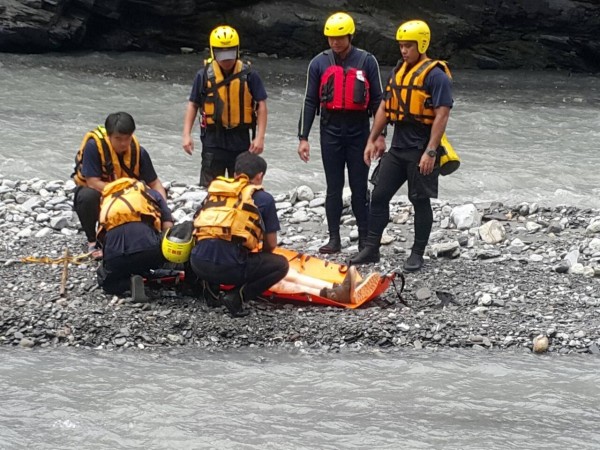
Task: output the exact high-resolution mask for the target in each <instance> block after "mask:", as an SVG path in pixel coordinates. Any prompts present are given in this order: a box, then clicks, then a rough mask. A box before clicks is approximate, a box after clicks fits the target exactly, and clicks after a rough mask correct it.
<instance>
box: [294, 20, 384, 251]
mask: <svg viewBox="0 0 600 450" xmlns="http://www.w3.org/2000/svg"><path fill="white" fill-rule="evenodd" d="M354 32H355V26H354V20H352V17H350V16H349V15H348V14H346V13H343V12H338V13H335V14H333V15H332V16H330V17H329V18H328V19H327V22H326V23H325V28H324V34H325V36H326V37H327V41H328V43H329V47H330V48H329V50H326V51H324V52H321V53H319V54H318V55H317V56H315V57H314V58H313V59H312V61H311V62H310V64H309V66H308V74H307V80H306V93H305V96H304V105H303V107H302V112H301V114H300V121H299V126H298V138H299V139H300V143H299V144H298V155H299V156H300V159H302V161H304V162H308V161H309V159H310V145H309V143H308V135H309V133H310V129H311V127H312V124H313V121H314V119H315V115H317V114H319V113H320V115H321V124H320V125H321V126H320V131H321V157H322V159H323V168H324V170H325V180H326V182H327V197H326V200H325V211H326V215H327V227H328V231H329V241H328V242H327V243H326V244H325V245H323V246H322V247H321V248H320V249H319V252H320V253H337V252H339V251H340V250H341V248H342V245H341V238H340V219H341V216H342V210H343V203H342V191H343V189H344V183H345V174H344V172H345V168H346V167H348V180H349V184H350V189H351V190H352V211H353V212H354V216H355V217H356V223H357V225H358V233H359V241H358V247H359V249H361V250H362V248H363V246H364V245H365V242H366V237H367V229H368V226H367V220H368V215H369V194H368V189H367V185H368V176H369V166H367V165H366V164H365V162H364V160H363V150H364V148H365V144H366V142H367V138H368V136H369V117H370V116H371V115H372V114H373V113H374V112H375V111H376V110H377V108H378V106H379V103H380V102H381V98H382V88H381V78H380V74H379V64H378V63H377V60H376V59H375V57H374V56H373V55H371V54H370V53H367V52H366V51H364V50H361V49H359V48H356V47H354V46H353V45H352V38H353V36H354ZM377 145H378V148H381V149H382V151H383V149H385V138H384V137H383V136H381V137H380V138H379V140H378V141H377Z"/></svg>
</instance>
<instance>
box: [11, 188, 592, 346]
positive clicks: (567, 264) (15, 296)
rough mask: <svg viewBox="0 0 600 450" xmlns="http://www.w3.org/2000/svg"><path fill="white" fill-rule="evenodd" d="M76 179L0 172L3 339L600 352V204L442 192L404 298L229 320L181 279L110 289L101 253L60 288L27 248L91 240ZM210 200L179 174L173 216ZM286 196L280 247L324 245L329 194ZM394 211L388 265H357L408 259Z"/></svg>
mask: <svg viewBox="0 0 600 450" xmlns="http://www.w3.org/2000/svg"><path fill="white" fill-rule="evenodd" d="M73 189H74V185H73V183H72V182H71V181H67V182H63V181H45V180H38V179H33V180H19V181H15V180H7V179H5V180H0V267H1V270H2V275H3V277H2V279H3V283H2V285H1V286H0V298H1V300H0V345H3V346H22V347H38V346H40V347H56V346H79V347H90V348H101V349H115V350H117V349H118V350H120V349H126V348H137V349H152V348H158V347H160V348H162V347H180V346H192V347H194V348H205V349H209V350H216V349H230V348H239V347H263V348H268V347H279V348H290V349H300V350H306V351H314V352H331V351H342V350H350V351H359V350H363V349H370V350H372V349H382V350H386V351H392V350H394V349H401V348H412V349H424V350H425V351H427V350H435V349H440V348H444V347H454V348H458V347H470V348H472V349H474V350H486V349H489V350H505V349H508V350H517V351H527V352H530V351H532V348H533V340H534V339H535V338H536V337H538V336H540V335H543V336H546V337H547V338H548V341H549V347H548V351H549V352H555V353H560V354H563V353H572V352H577V353H591V354H599V353H600V211H598V210H591V209H588V210H586V209H577V208H572V207H564V206H559V207H552V208H545V207H540V206H538V205H536V204H532V203H529V204H528V203H522V204H520V205H513V206H506V205H502V204H501V203H490V204H485V205H484V204H478V205H472V204H463V205H452V204H447V203H445V202H436V203H435V205H434V214H435V223H434V231H433V233H432V238H431V241H430V246H429V247H428V258H427V259H426V263H425V266H424V269H423V270H421V271H420V272H419V273H416V274H407V275H406V281H407V284H406V289H405V292H404V294H403V297H404V300H405V301H406V303H407V304H408V306H405V305H404V304H403V303H401V302H399V301H398V299H397V296H396V294H395V293H394V291H393V289H390V290H388V292H386V294H384V295H383V296H382V297H380V298H379V299H377V300H375V301H373V302H371V303H370V304H368V305H366V306H365V307H363V308H360V309H358V310H345V309H340V308H330V307H321V306H316V305H310V304H289V303H285V302H277V301H267V300H256V301H252V302H250V303H249V304H248V305H247V307H248V308H249V309H250V310H251V314H250V315H249V316H247V317H244V318H231V317H230V316H229V314H227V313H226V311H225V309H224V308H209V307H207V306H206V305H205V303H204V301H203V300H201V299H198V298H194V297H192V296H190V295H186V294H185V293H182V292H180V291H178V290H176V289H173V288H172V287H167V288H163V289H161V290H155V291H154V294H156V295H157V297H158V298H157V299H156V300H155V301H154V302H152V303H147V304H133V303H130V302H128V301H127V299H123V298H117V297H113V296H108V295H105V294H104V293H103V292H102V291H101V290H100V289H99V288H98V287H97V285H96V278H95V269H96V266H97V263H95V262H91V261H87V262H85V263H84V264H79V265H75V264H71V265H70V266H69V269H68V280H67V283H66V294H65V295H64V296H61V295H60V285H61V276H62V272H63V265H62V264H41V263H26V262H23V261H21V258H23V257H26V256H35V257H43V256H48V257H50V258H59V257H60V256H61V255H62V254H63V252H64V249H65V248H69V249H70V252H71V253H72V254H80V253H81V252H82V251H83V250H84V243H85V238H84V236H83V234H82V233H81V232H78V226H79V224H78V221H77V217H76V215H75V214H74V212H73V211H72V209H71V203H72V191H73ZM203 197H204V192H203V191H202V190H200V189H199V188H197V187H195V186H184V185H181V184H177V183H173V184H172V185H171V186H170V200H169V203H170V205H171V207H172V208H173V210H174V217H175V218H176V220H184V219H186V218H189V217H191V214H192V213H193V211H194V210H195V209H196V207H197V206H198V205H199V204H200V202H201V201H202V198H203ZM276 200H277V208H278V212H279V214H280V218H281V221H282V228H283V232H282V233H281V235H280V244H281V245H282V246H284V247H287V248H293V249H297V250H301V251H303V252H307V253H310V254H314V255H317V248H318V247H319V246H320V245H322V243H323V241H324V240H325V239H326V237H327V236H326V227H325V226H324V225H323V222H324V216H325V214H324V212H325V211H324V207H323V204H324V194H323V193H316V194H315V193H313V192H312V191H311V190H310V189H309V188H307V187H305V186H302V187H299V188H297V189H296V190H294V191H293V192H291V193H286V194H279V195H276ZM347 200H349V198H348V199H347ZM391 216H392V223H391V224H390V225H389V226H388V228H387V230H386V234H385V235H384V238H383V242H384V245H383V246H382V256H383V257H382V262H381V263H380V264H375V265H372V266H370V267H360V272H361V273H365V272H368V271H370V270H374V269H376V270H381V271H382V272H388V271H390V270H392V269H394V268H397V267H401V266H402V263H403V261H404V258H405V257H406V256H407V249H408V248H409V247H410V244H411V242H412V220H413V215H412V209H411V207H410V203H408V202H407V201H406V198H403V197H402V196H401V197H399V198H398V199H395V201H394V203H393V204H392V214H391ZM343 221H344V225H343V227H342V235H343V236H344V242H343V246H344V249H343V252H342V253H341V254H339V255H333V256H332V257H331V259H332V260H334V261H336V262H344V261H345V260H346V259H347V258H348V257H349V256H350V255H351V254H353V253H354V252H355V251H356V239H357V231H356V226H355V223H354V218H353V217H352V216H351V214H350V213H348V214H347V215H345V216H344V218H343ZM438 293H439V294H438ZM444 293H450V294H451V296H450V298H451V299H452V300H453V301H450V302H448V301H447V300H448V298H449V296H448V295H444ZM442 300H445V301H442Z"/></svg>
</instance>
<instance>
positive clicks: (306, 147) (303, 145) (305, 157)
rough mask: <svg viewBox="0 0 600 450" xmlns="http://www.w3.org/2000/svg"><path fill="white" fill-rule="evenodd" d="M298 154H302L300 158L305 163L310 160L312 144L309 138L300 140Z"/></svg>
mask: <svg viewBox="0 0 600 450" xmlns="http://www.w3.org/2000/svg"><path fill="white" fill-rule="evenodd" d="M298 155H299V156H300V159H301V160H302V161H304V162H305V163H307V162H308V161H310V144H309V143H308V141H307V140H305V139H302V140H300V143H299V144H298Z"/></svg>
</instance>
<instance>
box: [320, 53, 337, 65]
mask: <svg viewBox="0 0 600 450" xmlns="http://www.w3.org/2000/svg"><path fill="white" fill-rule="evenodd" d="M323 54H324V55H327V58H329V65H330V66H335V57H334V56H333V51H332V50H331V49H329V50H325V51H324V52H323Z"/></svg>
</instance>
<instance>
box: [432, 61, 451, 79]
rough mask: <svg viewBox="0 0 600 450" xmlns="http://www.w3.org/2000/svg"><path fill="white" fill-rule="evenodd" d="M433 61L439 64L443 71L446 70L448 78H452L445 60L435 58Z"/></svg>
mask: <svg viewBox="0 0 600 450" xmlns="http://www.w3.org/2000/svg"><path fill="white" fill-rule="evenodd" d="M435 63H436V65H438V66H440V67H441V69H442V70H443V71H444V72H446V75H448V78H450V79H452V72H450V67H448V63H447V62H446V61H442V60H436V61H435Z"/></svg>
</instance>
